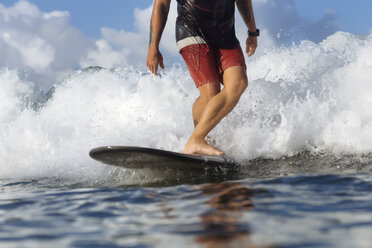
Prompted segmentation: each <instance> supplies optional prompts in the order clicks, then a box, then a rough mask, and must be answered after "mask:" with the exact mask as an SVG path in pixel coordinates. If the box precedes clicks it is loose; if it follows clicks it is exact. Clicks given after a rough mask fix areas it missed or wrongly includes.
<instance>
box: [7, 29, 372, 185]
mask: <svg viewBox="0 0 372 248" xmlns="http://www.w3.org/2000/svg"><path fill="white" fill-rule="evenodd" d="M371 54H372V37H371V36H368V37H365V38H360V37H356V36H353V35H351V34H348V33H336V34H334V35H332V36H330V37H328V39H326V40H324V41H323V42H321V43H319V44H316V43H313V42H309V41H303V42H302V43H301V44H299V45H293V46H291V47H278V48H273V49H272V50H269V51H266V53H265V54H264V55H262V56H259V57H256V58H253V59H249V60H247V66H248V76H249V81H250V85H249V87H248V89H247V91H246V93H245V94H244V95H243V97H242V99H241V101H240V103H239V105H238V106H237V108H236V109H235V110H234V111H233V112H232V113H231V114H230V115H229V116H228V117H227V118H226V119H225V120H223V121H222V123H221V124H220V125H219V126H217V128H216V129H215V130H214V131H213V132H212V133H211V134H210V139H211V140H212V141H213V142H215V143H216V145H217V147H219V148H221V149H223V150H225V152H226V153H227V154H228V155H229V156H232V157H233V158H234V159H236V160H238V161H246V160H251V159H255V158H259V157H270V158H278V157H282V156H292V155H295V154H297V153H299V152H302V151H307V152H310V153H317V152H323V153H324V152H326V153H330V154H368V153H371V152H372V112H371V111H369V108H370V107H369V106H371V102H372V84H371V83H372V82H371V81H372V70H371V69H372V62H371V60H372V57H371ZM0 87H1V98H0V110H1V113H0V121H1V123H0V125H1V130H2V131H1V140H0V159H1V170H0V178H45V177H53V178H69V179H72V180H75V181H82V180H88V181H95V180H112V178H117V177H126V178H129V179H130V178H133V177H141V175H139V174H138V173H137V174H136V173H135V172H129V171H123V170H117V169H113V168H110V167H107V166H104V165H102V164H99V163H98V162H95V161H93V160H92V159H90V158H89V156H88V152H89V150H90V149H91V148H93V147H96V146H102V145H133V146H147V147H154V148H162V149H168V150H174V151H182V149H183V146H184V144H185V143H186V142H187V139H188V138H189V136H190V134H191V133H192V130H193V125H192V117H191V106H192V104H193V101H194V100H195V99H196V97H197V96H198V91H197V90H196V89H195V86H194V83H193V82H192V79H191V78H190V76H189V75H188V72H187V71H186V69H184V68H183V67H181V66H179V65H174V66H172V67H170V68H167V69H166V70H165V71H162V72H161V73H160V75H158V76H154V75H151V74H150V73H147V72H144V71H136V70H135V69H134V68H131V67H124V68H115V69H104V68H98V67H96V68H89V69H84V70H81V71H77V72H75V73H73V74H72V75H70V76H69V77H67V78H65V79H64V80H61V82H60V83H58V84H56V85H55V86H54V89H53V90H52V91H50V92H49V94H48V96H46V95H45V94H44V95H43V94H41V93H40V92H39V91H38V83H37V82H30V81H28V80H25V79H24V78H23V77H22V76H20V73H17V71H15V70H6V69H3V70H2V71H1V72H0ZM35 106H37V107H35Z"/></svg>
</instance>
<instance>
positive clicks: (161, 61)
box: [160, 60, 164, 69]
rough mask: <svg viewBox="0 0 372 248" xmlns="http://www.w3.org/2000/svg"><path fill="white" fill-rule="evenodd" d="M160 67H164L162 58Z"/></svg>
mask: <svg viewBox="0 0 372 248" xmlns="http://www.w3.org/2000/svg"><path fill="white" fill-rule="evenodd" d="M160 68H161V69H164V63H163V60H161V61H160Z"/></svg>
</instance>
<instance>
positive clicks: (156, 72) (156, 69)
mask: <svg viewBox="0 0 372 248" xmlns="http://www.w3.org/2000/svg"><path fill="white" fill-rule="evenodd" d="M152 73H154V75H156V74H158V66H157V65H155V66H154V68H153V71H152Z"/></svg>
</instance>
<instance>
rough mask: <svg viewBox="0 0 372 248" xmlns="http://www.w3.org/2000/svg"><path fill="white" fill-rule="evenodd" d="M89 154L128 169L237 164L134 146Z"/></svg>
mask: <svg viewBox="0 0 372 248" xmlns="http://www.w3.org/2000/svg"><path fill="white" fill-rule="evenodd" d="M89 156H90V157H91V158H93V159H95V160H97V161H100V162H102V163H104V164H108V165H113V166H118V167H122V168H128V169H146V168H149V169H154V168H157V169H159V168H160V169H161V168H168V169H200V170H202V169H206V168H213V167H219V168H221V167H229V168H231V167H234V166H236V165H237V164H236V163H235V162H234V161H232V160H230V159H228V158H226V157H222V156H207V155H188V154H183V153H178V152H172V151H167V150H161V149H154V148H146V147H136V146H105V147H97V148H94V149H92V150H91V151H90V152H89Z"/></svg>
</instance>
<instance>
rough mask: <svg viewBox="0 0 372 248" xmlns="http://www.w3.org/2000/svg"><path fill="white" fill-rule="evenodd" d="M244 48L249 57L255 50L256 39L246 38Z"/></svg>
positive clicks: (252, 37)
mask: <svg viewBox="0 0 372 248" xmlns="http://www.w3.org/2000/svg"><path fill="white" fill-rule="evenodd" d="M246 46H247V47H246V50H245V52H246V53H247V55H248V57H251V56H252V55H253V54H254V52H255V51H256V48H257V37H254V36H248V38H247V41H246Z"/></svg>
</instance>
